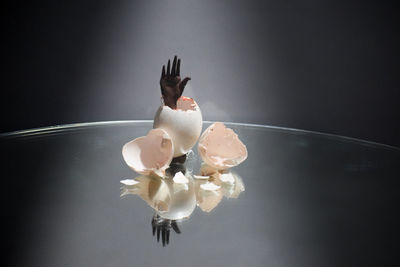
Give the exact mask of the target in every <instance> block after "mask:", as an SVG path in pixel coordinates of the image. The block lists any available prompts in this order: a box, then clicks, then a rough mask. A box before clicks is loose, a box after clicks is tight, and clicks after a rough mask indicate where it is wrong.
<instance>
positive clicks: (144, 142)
mask: <svg viewBox="0 0 400 267" xmlns="http://www.w3.org/2000/svg"><path fill="white" fill-rule="evenodd" d="M173 154H174V148H173V145H172V140H171V137H170V136H169V135H168V133H167V132H166V131H164V130H163V129H153V130H151V131H150V132H149V133H148V134H147V136H143V137H139V138H136V139H134V140H132V141H130V142H128V143H126V144H125V145H124V146H123V148H122V156H123V157H124V160H125V162H126V164H127V165H128V166H129V167H131V168H132V169H133V170H134V171H136V172H138V173H140V174H143V175H152V174H156V175H158V176H160V177H163V176H164V174H165V170H166V169H167V168H168V166H169V164H170V163H171V161H172V157H173Z"/></svg>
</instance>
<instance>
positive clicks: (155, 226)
mask: <svg viewBox="0 0 400 267" xmlns="http://www.w3.org/2000/svg"><path fill="white" fill-rule="evenodd" d="M151 228H152V232H153V236H154V235H155V234H156V232H157V242H160V233H161V240H162V244H163V247H165V244H167V245H168V244H169V232H170V229H171V228H172V229H174V231H175V233H177V234H180V233H181V231H180V230H179V228H178V225H177V224H176V221H175V220H168V219H163V218H161V217H160V215H158V214H154V217H153V219H152V220H151Z"/></svg>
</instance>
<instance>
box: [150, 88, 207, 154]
mask: <svg viewBox="0 0 400 267" xmlns="http://www.w3.org/2000/svg"><path fill="white" fill-rule="evenodd" d="M202 126H203V118H202V115H201V111H200V108H199V106H198V105H197V103H196V102H195V101H194V100H193V99H192V98H189V97H185V96H182V97H180V98H179V99H178V101H177V108H176V109H171V108H170V107H168V106H164V105H162V106H160V108H159V109H158V111H157V113H156V115H155V117H154V125H153V128H160V129H163V130H165V131H166V132H167V133H168V135H169V136H170V137H171V139H172V143H173V146H174V155H173V156H174V157H179V156H182V155H184V154H186V153H188V152H189V151H190V150H191V149H192V147H193V146H194V145H195V144H196V142H197V139H198V138H199V136H200V133H201V129H202Z"/></svg>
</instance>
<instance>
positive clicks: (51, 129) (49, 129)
mask: <svg viewBox="0 0 400 267" xmlns="http://www.w3.org/2000/svg"><path fill="white" fill-rule="evenodd" d="M152 122H153V120H118V121H97V122H81V123H71V124H60V125H54V126H45V127H38V128H32V129H26V130H17V131H11V132H5V133H0V138H14V137H23V136H34V135H41V134H52V133H57V132H61V131H66V130H73V129H81V128H87V127H101V126H111V125H120V126H121V125H130V124H137V123H152ZM214 122H216V121H203V124H212V123H214ZM223 123H224V124H226V125H228V126H229V125H240V126H249V127H258V128H267V129H271V130H277V131H286V132H292V133H300V134H306V135H316V136H324V137H327V138H335V139H342V140H343V141H349V142H355V143H362V144H365V145H370V146H378V147H382V148H386V149H390V150H395V151H400V147H396V146H391V145H387V144H382V143H378V142H374V141H369V140H364V139H359V138H354V137H348V136H343V135H338V134H331V133H323V132H318V131H310V130H302V129H296V128H289V127H281V126H271V125H263V124H253V123H240V122H223Z"/></svg>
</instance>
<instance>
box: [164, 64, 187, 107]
mask: <svg viewBox="0 0 400 267" xmlns="http://www.w3.org/2000/svg"><path fill="white" fill-rule="evenodd" d="M170 64H171V62H170V60H168V65H167V72H165V65H163V67H162V72H161V79H160V86H161V94H162V96H163V99H164V104H165V105H166V106H168V107H170V108H172V109H176V102H177V100H178V98H179V97H181V95H182V93H183V90H184V89H185V86H186V84H187V82H188V81H189V80H190V78H189V77H186V78H185V79H183V80H182V81H181V77H180V72H181V60H180V59H178V58H177V56H175V57H174V61H173V62H172V68H171V66H170Z"/></svg>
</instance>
